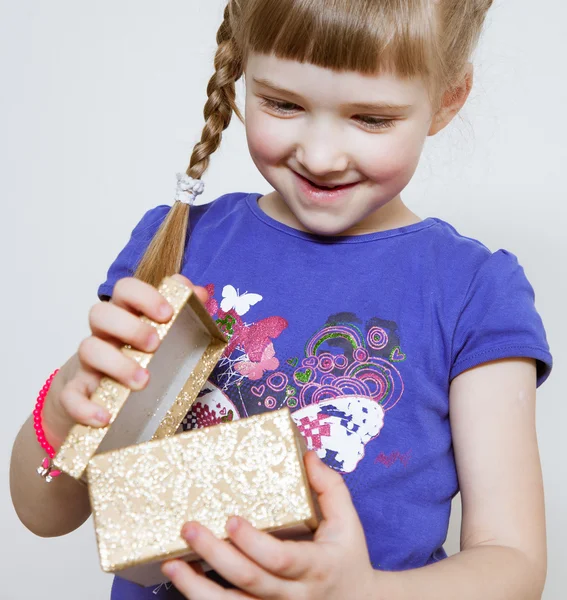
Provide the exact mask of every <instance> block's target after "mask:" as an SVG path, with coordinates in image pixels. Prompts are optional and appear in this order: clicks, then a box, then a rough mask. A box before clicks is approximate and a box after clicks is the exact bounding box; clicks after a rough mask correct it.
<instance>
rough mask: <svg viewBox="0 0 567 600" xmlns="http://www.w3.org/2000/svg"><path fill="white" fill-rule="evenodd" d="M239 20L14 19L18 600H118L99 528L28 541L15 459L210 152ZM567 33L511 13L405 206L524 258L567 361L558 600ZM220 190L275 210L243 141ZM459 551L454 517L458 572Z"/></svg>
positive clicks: (141, 5)
mask: <svg viewBox="0 0 567 600" xmlns="http://www.w3.org/2000/svg"><path fill="white" fill-rule="evenodd" d="M223 8H224V2H223V1H222V0H206V1H204V0H183V1H181V0H167V1H166V2H150V1H149V0H136V2H134V1H133V0H119V1H117V0H112V1H111V0H98V1H97V2H84V1H79V2H77V1H76V0H74V1H71V0H52V1H51V2H47V1H42V0H19V1H18V2H15V1H14V0H12V1H10V0H1V1H0V186H1V203H2V204H1V205H2V221H1V227H2V236H1V238H0V240H1V242H0V243H1V248H0V253H1V254H0V255H1V256H2V260H3V265H2V273H3V293H2V300H1V302H2V312H1V314H2V325H3V327H2V334H3V341H2V345H1V348H2V350H1V351H2V355H1V365H2V383H3V385H2V392H3V394H2V395H3V397H2V407H3V409H2V410H3V415H2V419H1V420H0V456H1V457H2V461H1V463H0V464H1V467H0V468H1V471H2V472H1V478H0V481H1V495H0V503H1V509H2V510H1V513H0V514H1V515H2V521H1V523H0V527H1V531H2V532H3V540H2V544H1V546H0V548H1V550H0V552H1V557H0V558H1V560H0V565H1V567H0V568H1V570H2V575H1V581H0V598H1V599H9V600H13V599H18V600H19V599H26V600H27V599H32V598H46V599H49V600H50V599H58V600H76V599H78V598H81V599H82V600H91V599H93V600H94V599H97V600H98V599H105V598H108V595H109V589H110V584H111V576H109V575H105V574H103V573H102V572H101V571H100V570H99V566H98V557H97V553H96V546H95V540H94V535H93V531H92V523H91V522H90V521H88V522H87V523H86V524H85V525H84V526H83V527H81V528H80V529H79V530H78V531H76V532H75V533H73V534H71V535H68V536H65V537H63V538H59V539H48V540H45V539H40V538H37V537H35V536H34V535H32V534H31V533H29V532H28V531H27V530H26V529H25V528H24V527H23V526H22V525H21V524H20V522H19V521H18V519H17V517H16V515H15V513H14V510H13V508H12V504H11V501H10V497H9V491H8V464H9V457H10V452H11V445H12V442H13V440H14V437H15V436H16V433H17V430H18V428H19V426H20V425H21V423H22V422H23V421H24V419H25V418H26V417H27V415H28V414H29V412H30V411H31V410H32V408H33V403H34V401H35V398H36V395H37V392H38V390H39V388H40V387H41V386H42V384H43V382H44V380H45V378H46V377H47V376H48V375H49V373H50V372H51V371H52V370H53V369H54V368H56V367H57V366H59V365H61V364H62V363H63V362H64V361H65V360H66V359H67V358H68V356H70V355H71V354H73V353H74V352H75V351H76V348H77V346H78V344H79V342H80V340H81V339H82V338H83V337H85V336H86V335H87V331H88V330H87V321H86V318H87V312H88V309H89V307H90V306H91V305H92V304H93V303H94V302H96V288H97V286H98V284H99V283H100V282H101V281H102V280H104V277H105V273H106V269H107V268H108V266H109V264H110V263H111V262H112V260H113V259H114V257H115V256H116V254H117V252H118V251H119V250H120V249H121V248H122V246H123V244H124V243H125V242H126V241H127V239H128V236H129V233H130V231H131V229H132V228H133V226H134V225H135V224H136V223H137V221H138V220H139V218H140V217H141V216H142V214H143V213H144V212H145V211H146V210H147V209H149V208H151V207H153V206H155V205H157V204H163V203H169V202H171V199H172V197H173V190H174V187H175V173H176V172H177V171H181V170H184V169H185V168H186V166H187V164H188V160H189V156H190V153H191V150H192V147H193V144H194V143H195V142H196V140H197V137H198V135H199V134H200V129H201V126H202V107H203V105H204V102H205V99H206V98H205V89H206V84H207V81H208V78H209V76H210V74H211V72H212V71H211V69H212V57H213V54H214V50H215V34H216V29H217V27H218V25H219V24H220V22H221V17H222V11H223ZM565 22H567V8H566V5H565V3H564V2H562V1H561V0H547V1H546V2H537V3H536V2H533V0H532V1H528V0H514V1H512V0H497V1H496V4H495V6H494V7H493V9H492V11H491V13H490V17H489V19H488V22H487V28H486V33H485V36H484V38H483V40H482V42H481V45H480V47H479V51H478V53H477V55H476V59H475V64H476V81H475V87H474V90H473V92H472V96H471V98H470V101H469V102H468V104H467V107H466V109H465V110H464V112H463V113H462V118H461V119H459V120H457V121H455V122H454V123H453V124H452V125H451V126H450V128H449V130H447V131H445V132H442V134H441V135H439V136H437V137H436V138H434V139H433V140H429V142H428V144H427V146H426V150H425V153H424V157H423V159H422V162H421V164H420V167H419V170H418V172H417V174H416V176H415V178H414V180H413V181H412V182H411V184H410V186H409V187H408V189H407V192H406V194H405V200H406V201H407V203H408V204H409V205H410V207H411V208H412V210H414V211H415V212H417V213H418V214H419V215H421V216H422V217H427V216H438V217H440V218H442V219H445V220H448V221H449V222H451V223H453V224H454V225H455V226H456V227H457V229H458V230H459V231H460V232H461V233H463V234H465V235H468V236H472V237H475V238H478V239H480V240H482V241H483V242H484V243H485V244H486V245H487V246H489V247H490V248H491V249H492V250H496V249H498V248H501V247H504V248H507V249H508V250H510V251H512V252H514V253H515V254H517V255H518V257H519V259H520V262H521V264H522V265H523V266H524V268H525V270H526V273H527V275H528V277H529V279H530V280H531V282H532V284H533V286H534V288H535V290H536V303H537V307H538V309H539V311H540V313H541V315H542V317H543V319H544V322H545V325H546V328H547V331H548V337H549V341H550V344H551V347H552V351H553V353H554V358H555V371H554V373H553V375H552V377H551V379H550V380H549V381H548V382H547V383H546V384H545V385H544V386H543V387H542V389H541V390H540V392H539V399H538V431H539V437H540V445H541V457H542V461H543V469H544V475H545V484H546V495H547V500H546V501H547V515H548V525H549V526H548V533H549V576H548V583H547V588H546V592H545V595H544V598H545V599H546V600H552V599H553V600H559V599H562V598H565V597H566V591H565V590H566V587H567V576H566V570H565V567H564V564H563V563H564V561H563V548H564V543H565V537H566V534H567V517H566V513H567V511H566V508H567V504H566V502H565V499H566V497H567V495H566V491H567V483H566V471H567V470H566V469H565V466H564V463H565V454H566V452H565V433H564V428H565V424H566V423H567V403H566V402H565V398H564V396H565V392H564V390H565V388H566V384H567V374H566V371H565V358H566V356H565V355H566V352H565V348H564V347H563V343H562V342H561V340H562V339H565V338H566V337H567V328H566V326H565V312H564V311H565V303H564V297H565V291H566V290H565V258H566V252H565V250H566V242H565V234H564V231H565V225H566V219H565V216H566V211H565V201H566V199H567V197H566V194H565V185H564V182H565V169H566V165H567V142H566V135H567V126H566V120H565V107H566V106H567V84H566V81H565V67H564V59H565V57H566V56H567V42H566V37H567V36H566V35H565ZM206 180H207V186H208V187H207V191H206V200H207V201H208V200H212V199H213V198H215V197H217V196H218V195H220V194H222V193H225V192H229V191H259V192H267V191H269V187H268V185H267V184H266V183H265V182H264V181H263V180H262V178H261V176H260V175H259V174H258V173H257V172H255V168H254V166H253V164H252V161H251V160H250V159H249V157H248V153H247V152H246V145H245V138H244V130H243V127H242V125H241V124H240V123H239V122H238V121H236V120H235V121H234V124H233V125H232V126H231V127H230V129H229V130H228V132H227V134H226V135H225V140H224V144H223V146H222V149H221V151H220V152H218V154H216V155H215V156H214V159H213V163H212V167H211V169H210V171H209V173H208V175H207V178H206ZM487 418H490V416H489V415H487ZM494 460H495V461H498V456H495V457H494ZM457 508H458V507H457ZM456 513H458V510H457V511H456ZM457 531H458V514H455V517H454V519H453V522H452V526H451V531H450V535H449V541H448V544H447V548H448V550H449V551H450V552H455V551H457V549H458V534H457Z"/></svg>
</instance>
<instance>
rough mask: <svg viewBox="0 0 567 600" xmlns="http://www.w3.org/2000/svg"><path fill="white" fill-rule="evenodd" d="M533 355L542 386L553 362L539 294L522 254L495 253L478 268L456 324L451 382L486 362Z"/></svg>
mask: <svg viewBox="0 0 567 600" xmlns="http://www.w3.org/2000/svg"><path fill="white" fill-rule="evenodd" d="M519 357H522V358H533V359H535V360H536V363H537V385H538V386H540V385H541V384H542V383H543V382H544V381H545V380H546V379H547V377H548V376H549V373H550V372H551V368H552V364H553V360H552V357H551V354H550V351H549V345H548V343H547V336H546V332H545V328H544V325H543V322H542V320H541V317H540V316H539V314H538V312H537V310H536V307H535V294H534V290H533V288H532V286H531V285H530V283H529V281H528V280H527V278H526V275H525V273H524V269H523V268H522V267H521V266H520V265H519V264H518V260H517V258H516V257H515V256H514V255H513V254H511V253H510V252H507V251H505V250H499V251H498V252H495V253H493V254H492V255H491V256H490V257H489V258H488V259H487V260H486V261H485V262H484V263H483V265H482V266H481V267H480V269H479V270H478V271H477V272H476V274H475V276H474V278H473V280H472V282H471V284H470V286H469V289H468V292H467V294H466V296H465V299H464V302H463V306H462V309H461V312H460V315H459V318H458V321H457V324H456V327H455V331H454V336H453V350H452V368H451V372H450V380H453V379H454V378H455V377H456V376H457V375H459V374H460V373H462V372H463V371H466V370H467V369H470V368H472V367H475V366H478V365H480V364H483V363H486V362H490V361H493V360H498V359H503V358H519Z"/></svg>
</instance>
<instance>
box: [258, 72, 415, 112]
mask: <svg viewBox="0 0 567 600" xmlns="http://www.w3.org/2000/svg"><path fill="white" fill-rule="evenodd" d="M252 79H253V81H254V82H255V83H257V84H259V85H263V86H265V87H269V88H270V89H272V90H274V92H278V93H280V94H284V95H287V96H290V97H292V98H296V99H298V100H299V101H301V100H302V98H301V96H299V95H298V94H296V93H295V92H292V91H291V90H286V89H285V88H282V87H280V86H278V85H276V84H275V83H273V82H272V81H270V80H269V79H261V78H260V79H259V78H256V77H253V78H252ZM341 108H351V109H356V110H362V111H369V112H373V111H381V110H394V111H404V110H408V109H409V108H411V104H392V103H390V102H376V103H368V102H362V103H361V102H355V103H352V104H343V105H341Z"/></svg>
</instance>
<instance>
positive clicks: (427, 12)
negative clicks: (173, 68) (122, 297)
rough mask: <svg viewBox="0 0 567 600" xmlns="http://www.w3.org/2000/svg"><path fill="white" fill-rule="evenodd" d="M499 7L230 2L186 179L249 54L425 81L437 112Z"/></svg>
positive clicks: (146, 272)
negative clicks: (488, 18) (492, 10)
mask: <svg viewBox="0 0 567 600" xmlns="http://www.w3.org/2000/svg"><path fill="white" fill-rule="evenodd" d="M491 5H492V0H229V2H228V4H227V6H226V9H225V11H224V19H223V22H222V24H221V26H220V28H219V30H218V33H217V44H218V49H217V51H216V55H215V60H214V66H215V73H214V75H213V76H212V78H211V79H210V81H209V84H208V87H207V96H208V100H207V102H206V104H205V109H204V116H205V127H204V129H203V132H202V135H201V140H200V141H199V143H197V145H196V146H195V148H194V150H193V154H192V156H191V160H190V164H189V168H188V169H187V174H188V175H189V176H191V177H193V178H195V179H200V178H201V177H202V175H203V173H204V172H205V171H206V169H207V167H208V165H209V160H210V156H211V154H213V152H215V151H216V150H217V148H218V147H219V146H220V143H221V139H222V132H223V131H224V130H225V129H226V128H227V127H228V126H229V124H230V121H231V119H232V115H233V113H234V114H236V115H237V117H238V118H239V119H240V120H241V121H244V120H243V118H242V115H241V114H240V112H239V110H238V107H237V106H236V102H235V97H236V88H235V84H236V81H238V80H239V79H240V77H241V76H242V74H243V70H244V65H245V64H246V59H247V56H248V54H249V53H250V52H255V53H260V54H275V55H276V56H277V57H278V58H283V59H289V60H297V61H300V62H305V63H310V64H314V65H316V66H320V67H324V68H328V69H333V70H336V71H357V72H360V73H363V74H379V73H381V72H385V71H389V72H393V73H396V74H397V75H399V76H401V77H404V78H413V77H422V78H423V80H424V81H425V82H426V83H427V85H428V88H429V90H430V96H431V98H432V103H433V105H436V104H438V103H439V101H440V99H441V97H442V94H443V93H444V92H445V91H447V90H450V89H451V88H452V87H453V86H454V85H456V84H457V83H458V82H459V81H460V78H461V76H462V74H463V72H464V68H465V66H466V65H467V63H468V61H469V58H470V56H471V54H472V53H473V51H474V49H475V47H476V44H477V42H478V39H479V36H480V33H481V31H482V27H483V24H484V20H485V17H486V13H487V11H488V9H489V8H490V6H491ZM188 226H189V207H188V206H187V205H186V204H182V203H181V202H175V204H174V205H173V207H172V208H171V210H170V211H169V213H168V215H167V217H166V218H165V220H164V222H163V223H162V225H161V226H160V228H159V229H158V231H157V233H156V235H155V236H154V238H153V239H152V241H151V243H150V245H149V247H148V249H147V250H146V252H145V254H144V255H143V257H142V259H141V261H140V263H139V265H138V267H137V269H136V273H135V276H136V277H138V278H139V279H142V280H143V281H147V282H149V283H151V284H152V285H158V284H159V283H160V282H161V280H162V279H163V277H165V276H167V275H172V274H173V273H178V272H179V271H180V270H181V267H182V260H183V257H184V254H185V244H186V235H187V229H188Z"/></svg>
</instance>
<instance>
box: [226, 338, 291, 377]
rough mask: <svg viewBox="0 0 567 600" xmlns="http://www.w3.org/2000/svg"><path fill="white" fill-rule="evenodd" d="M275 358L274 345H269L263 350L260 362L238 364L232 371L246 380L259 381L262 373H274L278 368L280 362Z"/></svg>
mask: <svg viewBox="0 0 567 600" xmlns="http://www.w3.org/2000/svg"><path fill="white" fill-rule="evenodd" d="M275 356H276V351H275V350H274V345H273V344H272V343H270V344H268V346H267V347H266V349H265V350H264V352H263V354H262V360H261V361H260V362H248V361H246V362H244V361H243V362H239V363H236V365H235V367H234V370H235V371H238V372H239V373H240V374H241V375H245V376H246V377H248V379H252V380H257V379H261V378H262V376H263V375H264V371H275V370H276V369H277V368H278V367H279V366H280V361H279V360H278V359H277V358H276V357H275Z"/></svg>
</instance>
